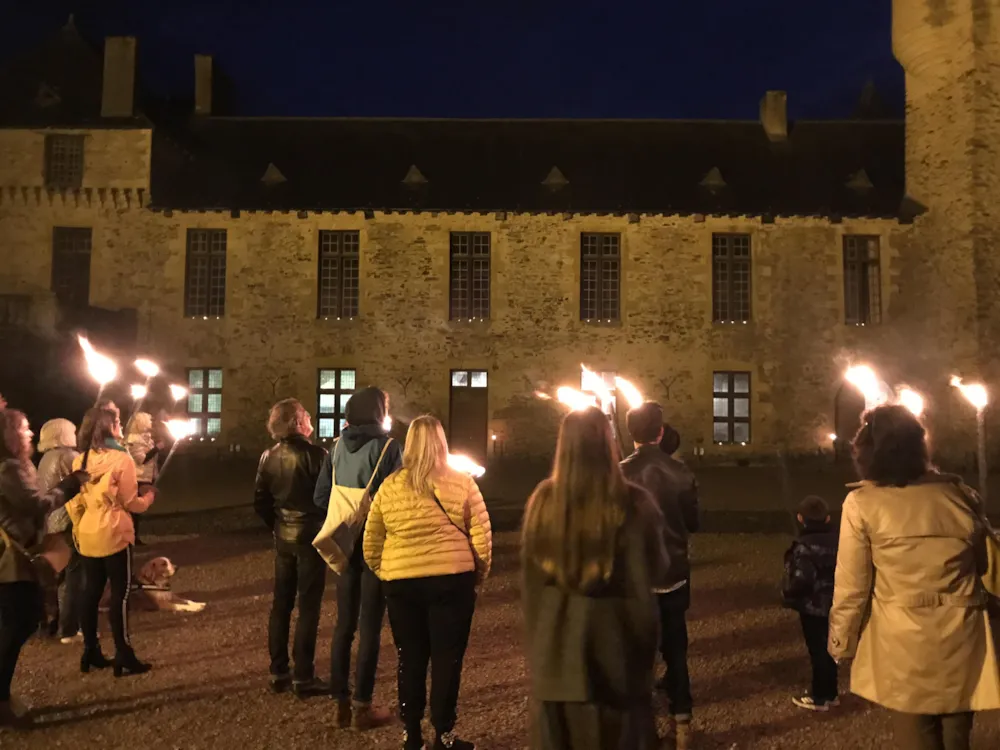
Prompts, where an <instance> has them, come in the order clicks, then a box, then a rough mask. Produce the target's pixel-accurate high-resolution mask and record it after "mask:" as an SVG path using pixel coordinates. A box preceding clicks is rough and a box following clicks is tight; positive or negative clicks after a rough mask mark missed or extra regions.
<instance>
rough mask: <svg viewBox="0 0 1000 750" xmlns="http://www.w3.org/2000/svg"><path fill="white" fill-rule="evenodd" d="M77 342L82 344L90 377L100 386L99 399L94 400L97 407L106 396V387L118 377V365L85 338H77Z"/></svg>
mask: <svg viewBox="0 0 1000 750" xmlns="http://www.w3.org/2000/svg"><path fill="white" fill-rule="evenodd" d="M77 341H79V342H80V348H81V349H83V356H84V358H85V359H86V360H87V370H88V371H89V372H90V377H92V378H93V379H94V380H96V381H97V384H98V385H99V386H100V387H99V388H98V390H97V398H95V399H94V406H97V405H98V404H99V403H100V402H101V396H103V395H104V388H105V386H107V384H108V383H110V382H111V381H112V380H114V379H115V378H116V377H118V365H116V364H115V362H114V360H113V359H111V358H110V357H107V356H105V355H103V354H101V353H100V352H98V351H97V350H96V349H94V347H93V346H92V345H91V343H90V341H88V340H87V338H86V337H85V336H77Z"/></svg>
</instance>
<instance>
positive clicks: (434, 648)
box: [384, 573, 476, 735]
mask: <svg viewBox="0 0 1000 750" xmlns="http://www.w3.org/2000/svg"><path fill="white" fill-rule="evenodd" d="M384 586H385V598H386V603H387V604H388V607H389V625H390V626H391V627H392V637H393V640H394V641H395V642H396V651H397V652H398V654H399V673H398V684H399V713H400V718H401V719H402V720H403V724H404V726H405V727H406V728H407V730H408V731H411V732H417V731H418V730H419V727H420V720H421V719H422V718H423V716H424V708H425V707H426V705H427V663H428V661H429V662H430V665H431V723H432V724H433V725H434V729H435V731H437V733H438V734H439V735H440V734H442V733H444V732H450V731H451V730H452V729H453V728H454V727H455V720H456V712H455V709H456V707H457V705H458V689H459V685H460V683H461V679H462V661H463V660H464V659H465V648H466V646H467V645H468V643H469V631H470V630H471V629H472V614H473V612H474V611H475V609H476V574H475V573H460V574H458V575H449V576H432V577H430V578H409V579H403V580H399V581H386V583H385V584H384Z"/></svg>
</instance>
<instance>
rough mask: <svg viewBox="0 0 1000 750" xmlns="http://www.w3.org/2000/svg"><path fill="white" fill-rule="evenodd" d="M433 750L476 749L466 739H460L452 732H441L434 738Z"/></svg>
mask: <svg viewBox="0 0 1000 750" xmlns="http://www.w3.org/2000/svg"><path fill="white" fill-rule="evenodd" d="M434 750H476V746H475V745H474V744H472V743H471V742H467V741H466V740H460V739H459V738H458V737H456V736H455V733H454V732H442V733H441V734H439V735H438V736H437V739H436V740H434Z"/></svg>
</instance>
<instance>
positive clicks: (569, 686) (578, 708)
mask: <svg viewBox="0 0 1000 750" xmlns="http://www.w3.org/2000/svg"><path fill="white" fill-rule="evenodd" d="M662 527H663V516H662V514H661V513H660V510H659V508H658V507H657V505H656V503H655V501H654V500H653V498H652V497H651V496H650V495H649V494H648V493H647V492H646V491H645V490H643V489H641V488H640V487H637V486H636V485H633V484H629V483H628V482H627V481H626V480H625V477H624V475H623V474H622V470H621V467H620V466H619V463H618V449H617V446H616V444H615V440H614V437H613V435H612V433H611V425H610V424H609V423H608V418H607V417H606V416H605V415H604V414H603V413H602V412H601V411H600V410H598V409H595V408H589V409H584V410H583V411H574V412H571V413H570V414H569V415H567V416H566V418H565V419H564V420H563V423H562V427H561V428H560V431H559V442H558V445H557V446H556V457H555V463H554V466H553V470H552V475H551V476H550V477H549V478H548V479H546V480H544V481H543V482H542V483H541V484H539V485H538V487H537V488H536V489H535V491H534V493H533V494H532V496H531V498H530V500H529V501H528V507H527V508H526V510H525V516H524V529H523V538H522V545H521V556H522V568H523V586H522V598H523V606H524V620H525V626H526V630H527V648H528V664H529V670H530V672H531V685H532V697H533V699H534V705H533V710H532V716H533V720H532V724H533V726H532V744H531V747H532V748H537V749H538V750H584V749H590V748H593V749H594V750H626V749H627V750H651V749H652V748H654V747H656V746H657V743H658V740H657V738H656V727H655V723H654V720H653V712H652V705H651V694H652V691H653V665H654V662H655V659H656V646H657V640H658V637H659V617H658V614H657V606H656V595H655V594H654V593H653V589H654V584H655V582H656V581H657V580H658V576H659V575H660V574H661V573H662V572H664V571H665V570H666V568H667V565H668V557H667V552H666V549H665V548H664V546H663V535H662Z"/></svg>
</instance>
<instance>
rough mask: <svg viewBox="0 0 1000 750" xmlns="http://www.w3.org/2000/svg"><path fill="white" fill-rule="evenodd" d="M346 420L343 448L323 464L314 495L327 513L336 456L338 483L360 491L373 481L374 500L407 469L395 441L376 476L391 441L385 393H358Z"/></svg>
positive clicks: (349, 404)
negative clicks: (393, 477)
mask: <svg viewBox="0 0 1000 750" xmlns="http://www.w3.org/2000/svg"><path fill="white" fill-rule="evenodd" d="M345 417H346V418H347V423H348V426H347V427H346V428H345V429H344V432H343V433H342V434H341V436H340V439H339V443H340V445H342V446H343V448H342V449H341V450H339V451H338V450H333V451H331V452H330V454H329V455H327V457H326V460H324V461H323V466H322V468H321V469H320V472H319V479H318V480H317V482H316V491H315V493H314V495H313V500H314V502H315V504H316V506H317V507H318V508H321V509H323V511H324V512H325V511H326V508H327V506H328V505H329V504H330V491H331V490H332V489H333V474H334V472H333V470H334V468H335V467H334V465H333V457H334V455H336V456H337V465H336V470H337V472H336V473H337V484H338V485H340V486H341V487H354V488H358V489H360V488H362V487H367V486H368V482H369V480H371V487H370V490H369V494H370V496H371V497H372V498H374V497H375V495H376V494H377V493H378V491H379V488H380V487H381V486H382V482H384V481H385V480H386V479H387V478H388V477H389V475H390V474H392V473H393V472H395V471H396V470H398V469H400V468H402V466H403V452H402V450H401V449H400V447H399V443H398V442H397V441H393V442H392V444H391V445H390V446H389V447H388V449H387V450H386V452H385V457H384V458H383V459H382V464H381V465H380V466H379V469H378V473H377V474H375V475H374V476H373V473H374V472H375V465H376V464H378V459H379V456H381V455H382V449H383V448H385V444H386V443H387V442H388V441H389V434H388V433H387V432H386V431H385V428H384V427H383V424H382V423H383V421H384V420H385V417H386V411H385V394H384V393H383V392H382V391H380V390H379V389H378V388H363V389H362V390H360V391H358V392H357V393H355V394H354V395H353V396H351V398H350V400H349V401H348V402H347V408H346V410H345ZM360 546H361V545H358V549H359V550H360Z"/></svg>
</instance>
